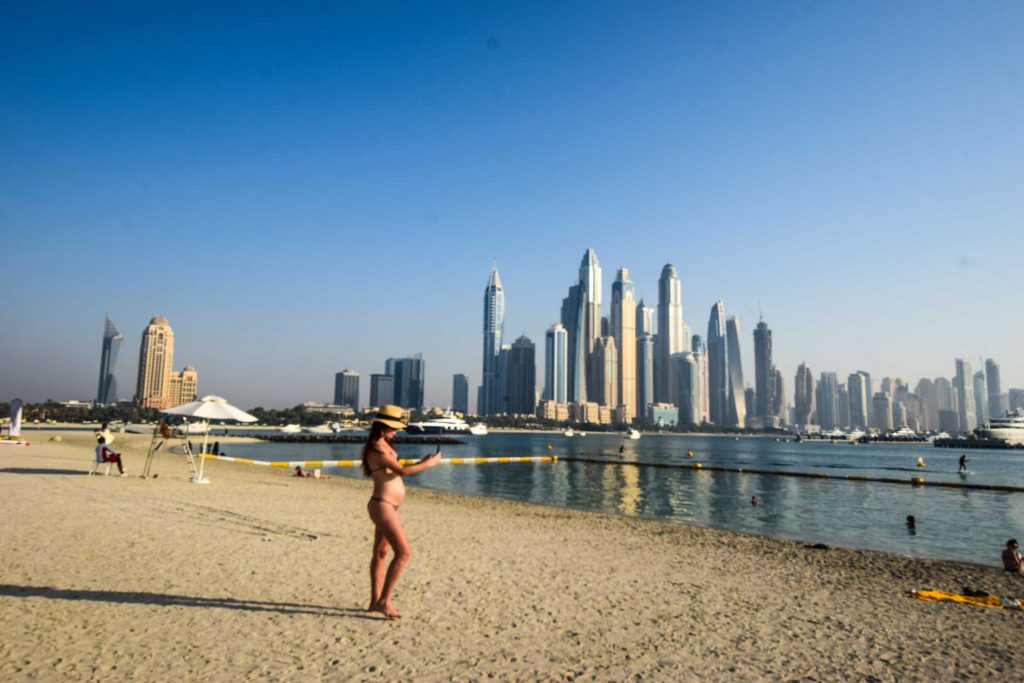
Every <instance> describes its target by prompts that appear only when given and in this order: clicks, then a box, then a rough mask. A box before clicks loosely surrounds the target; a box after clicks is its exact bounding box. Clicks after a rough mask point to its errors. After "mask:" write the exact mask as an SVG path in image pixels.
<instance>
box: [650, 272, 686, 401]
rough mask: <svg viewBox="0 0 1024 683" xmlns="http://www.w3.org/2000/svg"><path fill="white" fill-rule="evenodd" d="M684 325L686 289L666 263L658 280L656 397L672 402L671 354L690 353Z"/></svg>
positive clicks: (655, 362)
mask: <svg viewBox="0 0 1024 683" xmlns="http://www.w3.org/2000/svg"><path fill="white" fill-rule="evenodd" d="M684 327H685V326H684V323H683V286H682V283H681V282H680V281H679V273H678V271H676V267H675V266H673V265H672V264H671V263H666V264H665V267H664V268H662V269H661V277H659V278H658V337H657V339H655V341H654V345H655V349H654V373H655V375H654V398H655V399H656V400H657V401H658V402H662V403H668V402H671V400H672V396H673V395H674V391H673V387H672V380H671V378H672V373H671V371H670V366H669V359H670V358H671V357H672V354H675V353H680V352H683V351H689V340H688V339H686V338H685V337H686V335H685V329H684Z"/></svg>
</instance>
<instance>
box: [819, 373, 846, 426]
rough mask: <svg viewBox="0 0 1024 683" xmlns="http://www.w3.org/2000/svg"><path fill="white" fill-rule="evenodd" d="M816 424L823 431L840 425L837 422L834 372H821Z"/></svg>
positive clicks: (837, 402)
mask: <svg viewBox="0 0 1024 683" xmlns="http://www.w3.org/2000/svg"><path fill="white" fill-rule="evenodd" d="M817 399H818V424H819V425H821V428H822V429H823V430H825V431H831V430H833V429H836V428H837V427H842V426H843V425H841V424H840V423H839V381H838V378H837V377H836V373H834V372H823V373H821V379H820V380H819V381H818V390H817Z"/></svg>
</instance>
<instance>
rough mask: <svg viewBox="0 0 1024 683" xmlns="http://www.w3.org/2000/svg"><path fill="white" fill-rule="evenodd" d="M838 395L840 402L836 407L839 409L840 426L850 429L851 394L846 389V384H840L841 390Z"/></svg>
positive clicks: (837, 402)
mask: <svg viewBox="0 0 1024 683" xmlns="http://www.w3.org/2000/svg"><path fill="white" fill-rule="evenodd" d="M836 395H837V396H838V397H839V400H838V401H836V405H837V406H838V407H839V426H840V427H849V426H850V392H849V391H848V390H847V389H846V385H845V384H840V385H839V389H838V390H837V391H836Z"/></svg>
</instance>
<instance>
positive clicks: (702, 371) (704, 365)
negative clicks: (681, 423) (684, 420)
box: [690, 334, 711, 424]
mask: <svg viewBox="0 0 1024 683" xmlns="http://www.w3.org/2000/svg"><path fill="white" fill-rule="evenodd" d="M690 351H691V352H692V353H693V359H694V361H695V362H696V363H697V420H698V422H697V424H703V423H704V422H710V421H711V406H710V404H709V403H708V350H707V348H706V347H705V346H704V339H703V337H701V336H700V335H699V334H695V335H692V336H691V337H690Z"/></svg>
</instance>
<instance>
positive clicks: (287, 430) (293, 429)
mask: <svg viewBox="0 0 1024 683" xmlns="http://www.w3.org/2000/svg"><path fill="white" fill-rule="evenodd" d="M278 431H279V432H281V433H282V434H298V433H299V432H301V431H302V427H300V426H299V425H285V426H284V427H280V428H278Z"/></svg>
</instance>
